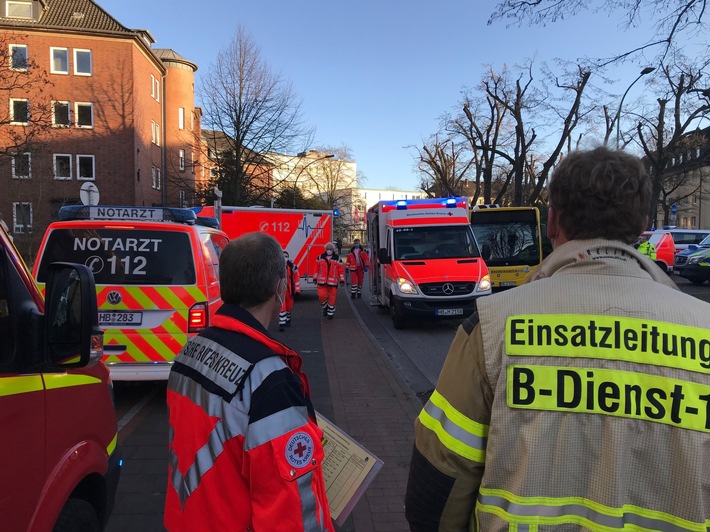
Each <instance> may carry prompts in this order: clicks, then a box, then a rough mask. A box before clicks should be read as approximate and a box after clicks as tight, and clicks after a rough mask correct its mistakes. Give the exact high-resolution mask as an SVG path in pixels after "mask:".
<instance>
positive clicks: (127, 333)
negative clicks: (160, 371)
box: [97, 286, 206, 363]
mask: <svg viewBox="0 0 710 532" xmlns="http://www.w3.org/2000/svg"><path fill="white" fill-rule="evenodd" d="M111 291H117V292H119V293H120V294H121V302H120V303H119V304H117V305H111V304H109V303H107V302H106V296H107V295H108V293H109V292H111ZM97 300H98V302H99V309H100V310H109V309H110V310H131V311H140V312H143V313H144V322H145V320H146V319H147V317H148V314H149V313H150V311H153V310H168V311H171V314H170V317H169V318H168V319H167V320H165V321H164V322H163V323H161V324H160V325H159V326H156V327H153V328H150V329H149V328H147V327H146V328H129V329H121V328H108V329H106V330H105V333H104V345H106V346H111V345H125V346H126V350H125V352H124V353H122V354H107V355H106V356H105V357H104V360H105V362H109V363H110V362H165V361H171V360H172V359H173V358H174V357H175V355H176V354H177V353H178V352H179V351H180V349H182V346H183V345H185V342H187V338H188V335H187V313H188V310H189V309H190V307H191V306H192V305H193V304H194V303H196V302H200V301H206V295H205V293H204V292H203V291H202V290H201V289H200V288H198V287H197V286H120V287H115V286H114V287H110V286H109V287H100V288H97Z"/></svg>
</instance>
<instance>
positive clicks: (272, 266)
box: [219, 232, 286, 307]
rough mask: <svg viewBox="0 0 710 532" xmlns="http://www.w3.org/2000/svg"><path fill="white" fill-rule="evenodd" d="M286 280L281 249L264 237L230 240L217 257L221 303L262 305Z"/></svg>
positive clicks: (259, 234) (247, 236)
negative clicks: (280, 282) (282, 280)
mask: <svg viewBox="0 0 710 532" xmlns="http://www.w3.org/2000/svg"><path fill="white" fill-rule="evenodd" d="M284 277H286V267H285V265H284V256H283V250H282V249H281V245H280V244H279V243H278V242H277V241H276V239H275V238H274V237H272V236H269V235H267V234H266V233H258V232H257V233H247V234H246V235H243V236H241V237H239V238H237V239H236V240H232V241H231V242H230V243H229V244H227V246H226V247H225V248H224V250H223V251H222V254H221V255H220V256H219V284H220V290H221V294H222V301H224V302H225V303H233V304H235V305H240V306H242V307H253V306H256V305H259V304H261V303H265V302H266V301H268V300H269V299H271V298H272V297H274V295H275V294H276V291H277V290H278V283H279V280H281V279H283V278H284Z"/></svg>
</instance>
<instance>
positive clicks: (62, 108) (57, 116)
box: [52, 102, 69, 126]
mask: <svg viewBox="0 0 710 532" xmlns="http://www.w3.org/2000/svg"><path fill="white" fill-rule="evenodd" d="M52 124H53V125H55V126H68V125H69V102H52Z"/></svg>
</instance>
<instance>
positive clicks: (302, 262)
mask: <svg viewBox="0 0 710 532" xmlns="http://www.w3.org/2000/svg"><path fill="white" fill-rule="evenodd" d="M193 210H194V211H195V212H196V213H197V216H200V217H201V216H206V217H210V218H215V217H216V215H215V209H214V207H195V208H194V209H193ZM219 221H220V228H221V229H222V231H224V232H225V233H227V235H228V236H229V238H230V239H232V240H234V239H235V238H238V237H240V236H242V235H244V234H246V233H253V232H255V231H259V232H262V233H268V234H270V235H271V236H273V237H274V238H275V239H276V240H277V241H278V242H279V244H281V247H282V248H283V249H285V250H286V251H288V254H289V257H290V260H291V262H293V263H294V264H295V265H296V266H298V275H299V276H300V277H301V280H302V281H306V282H309V283H314V282H315V281H314V277H315V275H316V261H317V260H318V255H320V254H321V253H323V250H324V248H325V245H326V244H327V243H328V242H332V241H333V211H326V210H311V209H272V208H268V207H224V206H223V207H222V208H221V218H219Z"/></svg>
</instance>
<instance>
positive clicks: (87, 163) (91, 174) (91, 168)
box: [76, 155, 96, 181]
mask: <svg viewBox="0 0 710 532" xmlns="http://www.w3.org/2000/svg"><path fill="white" fill-rule="evenodd" d="M95 166H96V165H95V160H94V156H93V155H77V156H76V167H77V175H76V178H77V179H81V180H83V181H93V180H94V179H96V173H95Z"/></svg>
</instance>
